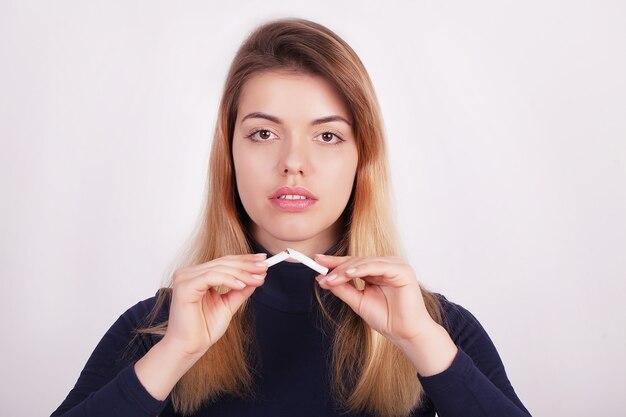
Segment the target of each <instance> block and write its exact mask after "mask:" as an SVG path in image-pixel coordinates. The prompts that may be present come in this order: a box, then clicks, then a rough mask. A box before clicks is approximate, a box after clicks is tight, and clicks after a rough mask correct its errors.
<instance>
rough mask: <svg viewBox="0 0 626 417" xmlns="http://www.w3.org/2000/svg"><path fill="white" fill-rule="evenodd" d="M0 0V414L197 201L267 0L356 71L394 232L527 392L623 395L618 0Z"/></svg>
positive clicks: (170, 239)
mask: <svg viewBox="0 0 626 417" xmlns="http://www.w3.org/2000/svg"><path fill="white" fill-rule="evenodd" d="M288 3H293V2H284V1H267V0H266V1H255V2H252V1H250V2H220V3H219V4H215V2H184V3H183V2H165V1H133V2H128V1H117V2H113V1H106V2H104V1H102V2H95V1H89V2H86V1H56V2H32V1H6V0H3V1H1V2H0V39H1V41H0V62H1V65H0V110H1V112H0V138H1V140H2V142H1V150H0V187H1V188H0V192H1V194H0V199H1V200H0V201H1V204H0V219H1V220H0V232H1V233H0V277H1V285H2V288H1V289H2V294H3V300H2V303H1V309H2V311H1V314H0V317H1V320H2V321H1V322H0V324H1V326H2V329H3V331H2V333H3V335H2V343H1V344H0V349H1V352H0V353H1V355H2V362H3V364H2V375H3V377H2V378H1V379H0V396H1V401H0V404H1V405H0V407H1V409H0V414H2V415H7V416H8V415H10V416H14V417H21V416H35V415H40V416H44V415H45V416H47V415H49V414H50V413H51V412H52V411H53V410H54V409H56V407H57V406H58V405H59V404H60V403H61V401H62V400H63V399H64V398H65V395H66V394H67V393H68V392H69V390H70V388H71V387H72V386H73V384H74V383H75V382H76V379H77V377H78V375H79V372H80V370H81V369H82V367H83V366H84V363H85V361H86V360H87V358H88V356H89V355H90V353H91V351H92V349H93V348H94V347H95V345H96V343H97V342H98V341H99V340H100V338H101V337H102V335H103V334H104V332H105V331H106V330H107V329H108V327H109V326H110V325H111V324H112V323H113V322H114V321H115V320H116V319H117V317H118V316H119V315H120V314H121V313H122V312H123V311H124V310H126V309H127V308H128V307H130V306H131V305H133V304H135V303H136V302H137V301H139V300H142V299H146V298H149V297H151V296H153V295H154V293H155V291H156V289H157V288H158V287H159V285H161V284H162V283H163V282H164V281H165V279H166V278H167V273H168V270H169V267H170V265H171V262H172V261H173V260H174V259H175V257H176V255H177V254H178V252H179V250H180V249H181V248H182V245H183V243H184V240H185V239H186V238H187V237H188V235H189V233H190V231H191V228H192V227H193V225H194V224H195V220H196V218H197V216H198V214H199V210H200V206H201V199H202V196H203V191H204V190H203V187H204V180H205V169H206V164H207V161H208V155H209V149H210V141H211V135H212V132H213V127H214V123H215V118H216V115H217V102H218V98H219V96H220V94H221V87H222V85H223V81H224V78H225V75H226V71H227V68H228V66H229V64H230V60H231V59H232V57H233V55H234V53H235V50H236V48H237V47H238V46H239V44H240V43H241V42H242V41H243V39H244V38H245V36H246V35H247V34H248V33H249V32H250V31H251V30H252V29H253V28H254V27H255V26H256V25H257V24H260V23H262V22H263V21H265V20H267V19H271V18H274V17H285V16H297V17H305V18H308V19H311V20H314V21H317V22H319V23H321V24H324V25H326V26H328V27H329V28H331V29H332V30H334V31H336V32H337V33H338V34H339V35H340V36H342V37H343V38H344V39H345V40H346V41H347V42H348V43H349V44H351V45H352V47H353V48H354V49H355V51H356V52H357V53H358V54H359V55H360V57H361V59H362V60H363V62H364V64H365V66H366V67H367V69H368V71H369V74H370V76H371V78H372V80H373V82H374V85H375V88H376V91H377V95H378V98H379V100H380V104H381V107H382V111H383V116H384V120H385V126H386V132H387V134H388V141H389V152H390V154H389V157H390V160H391V167H392V174H393V186H394V195H395V197H394V199H395V202H396V210H397V215H398V222H399V225H400V226H401V229H402V234H403V243H404V245H405V248H406V251H407V252H408V254H409V259H410V261H411V263H412V265H413V266H414V267H415V269H416V270H417V271H418V272H419V278H420V279H421V281H422V282H423V283H424V284H425V285H426V286H427V287H428V288H429V289H431V290H434V291H437V292H441V293H443V294H445V295H446V296H447V297H448V298H449V299H450V300H452V301H455V302H457V303H459V304H461V305H463V306H464V307H466V308H468V309H469V310H470V311H471V312H473V313H474V314H475V315H476V316H477V318H478V319H479V320H480V321H481V323H482V324H483V326H484V327H485V328H486V329H487V331H488V333H489V334H490V336H491V337H492V339H493V341H494V343H495V344H496V347H497V348H498V351H499V353H500V355H501V357H502V359H503V361H504V363H505V366H506V370H507V373H508V376H509V378H510V380H511V382H512V384H513V386H514V387H515V389H516V391H517V393H518V395H519V396H520V398H521V399H522V401H523V402H524V404H525V405H526V406H527V408H528V409H529V410H530V411H531V412H532V413H533V415H536V416H541V415H543V416H547V415H550V416H568V417H571V416H589V415H602V416H618V415H623V412H624V411H623V410H624V408H625V407H626V400H625V398H626V397H625V396H624V395H623V391H624V389H625V388H626V372H625V362H626V361H625V353H624V352H625V351H626V349H625V348H626V343H625V342H626V335H625V332H624V329H625V328H626V326H625V324H626V323H625V322H626V320H625V308H624V305H623V303H624V294H625V291H624V286H625V285H624V278H625V275H626V274H625V272H626V249H625V247H626V222H625V220H624V213H625V212H626V186H625V183H626V181H625V180H626V175H625V174H626V117H625V116H626V84H625V81H624V79H625V76H624V74H626V58H625V55H626V54H625V51H626V45H625V43H626V42H625V40H626V36H625V35H626V30H625V27H626V25H624V22H626V6H625V4H624V3H623V2H620V1H595V2H583V1H525V2H522V1H518V2H512V1H502V0H499V1H495V0H494V1H472V2H468V1H447V2H430V1H428V2H426V1H424V2H397V3H393V2H371V3H368V2H363V1H344V2H325V1H316V2H308V3H305V2H302V3H301V4H299V5H294V4H288Z"/></svg>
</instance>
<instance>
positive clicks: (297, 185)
mask: <svg viewBox="0 0 626 417" xmlns="http://www.w3.org/2000/svg"><path fill="white" fill-rule="evenodd" d="M208 172H209V178H208V180H209V187H208V193H207V200H206V205H205V210H204V212H203V214H202V217H201V221H200V223H199V227H198V229H197V231H196V234H195V239H194V240H193V242H192V245H190V250H189V251H188V253H187V254H186V255H187V256H186V257H185V258H184V261H183V262H182V265H179V266H180V267H179V268H178V269H176V271H175V272H174V273H173V275H172V279H171V280H170V282H169V284H168V286H167V287H165V288H161V289H160V290H159V291H158V292H157V293H156V295H155V296H154V297H151V298H149V299H146V300H143V301H141V302H139V303H137V304H136V305H134V306H132V307H131V308H129V309H128V310H127V311H126V312H124V313H123V314H122V315H121V316H120V317H119V319H118V320H117V321H116V322H115V323H114V324H113V326H112V327H111V328H110V329H109V331H108V332H107V333H106V334H105V335H104V337H103V339H102V340H101V341H100V343H99V344H98V346H97V347H96V348H95V350H94V352H93V353H92V355H91V357H90V358H89V360H88V362H87V364H86V365H85V368H84V370H83V372H82V373H81V375H80V377H79V379H78V381H77V383H76V385H75V386H74V388H73V389H72V390H71V391H70V393H69V394H68V396H67V398H66V399H65V401H63V403H62V404H61V405H60V406H59V408H58V409H57V410H56V411H55V412H54V413H53V414H52V416H114V415H115V416H126V415H128V416H131V415H132V416H153V415H157V414H158V415H162V416H174V415H193V416H227V415H228V416H275V415H289V416H296V415H297V416H308V415H310V416H338V415H340V414H341V413H345V415H349V416H385V417H387V416H434V414H435V412H438V413H439V415H442V416H443V415H445V416H463V417H467V416H474V415H476V416H478V415H480V416H498V417H503V416H528V415H529V413H528V411H527V410H526V408H525V407H524V405H523V404H522V403H521V401H520V400H519V398H518V397H517V395H516V394H515V392H514V390H513V387H512V386H511V384H510V383H509V380H508V379H507V376H506V373H505V369H504V366H503V364H502V362H501V360H500V357H499V355H498V353H497V351H496V349H495V347H494V345H493V343H492V342H491V340H490V338H489V336H488V335H487V333H486V332H485V330H484V329H483V327H482V326H481V325H480V323H479V322H478V321H477V320H476V318H475V317H474V316H473V315H472V314H471V313H470V312H469V311H467V310H466V309H465V308H463V307H461V306H460V305H458V304H455V303H453V302H451V301H449V300H447V299H446V297H445V296H443V295H441V294H438V293H433V292H430V291H428V290H426V289H425V288H424V287H423V286H422V285H421V284H420V283H419V282H418V280H417V277H416V276H415V273H414V271H413V269H412V268H411V267H410V266H409V265H408V264H407V263H406V262H405V261H404V259H403V257H401V256H400V248H399V244H398V238H397V232H396V229H395V225H394V222H393V219H392V217H391V208H390V206H389V201H390V198H389V195H390V194H389V182H388V178H389V174H388V168H387V161H386V153H385V142H384V133H383V125H382V118H381V115H380V111H379V108H378V104H377V101H376V96H375V93H374V89H373V87H372V85H371V82H370V79H369V77H368V75H367V72H366V71H365V69H364V67H363V65H362V63H361V61H360V60H359V58H358V57H357V55H356V54H355V53H354V51H353V50H352V49H351V48H350V47H349V46H348V45H347V44H346V43H345V42H344V41H343V40H342V39H340V38H339V37H338V36H337V35H336V34H335V33H333V32H332V31H330V30H329V29H327V28H325V27H323V26H321V25H319V24H316V23H314V22H311V21H308V20H304V19H295V18H290V19H280V20H276V21H273V22H269V23H266V24H264V25H262V26H260V27H259V28H257V29H256V30H255V31H254V32H253V33H252V34H251V35H250V36H249V38H248V39H247V40H246V41H245V42H244V44H243V45H242V46H241V48H240V49H239V50H238V52H237V54H236V56H235V58H234V61H233V63H232V66H231V68H230V71H229V74H228V76H227V80H226V84H225V88H224V92H223V96H222V100H221V102H220V108H219V119H218V124H217V129H216V131H215V136H214V140H213V145H212V150H211V159H210V166H209V170H208ZM287 247H289V248H293V249H296V250H298V251H300V252H302V253H305V254H307V255H308V256H311V257H313V256H315V260H316V261H317V262H318V263H320V264H322V265H323V266H326V267H328V268H329V273H328V275H326V276H322V275H320V274H317V273H316V272H315V271H314V270H312V269H310V268H309V267H307V266H306V265H304V264H301V263H298V262H295V261H294V260H293V259H288V260H286V261H284V262H281V263H279V264H276V265H273V266H271V267H269V268H268V267H267V266H266V265H265V264H264V263H263V262H260V264H259V263H258V262H259V261H262V260H263V259H266V258H267V257H268V256H272V255H274V254H276V253H278V252H281V251H283V250H284V249H286V248H287ZM254 253H259V254H260V256H259V255H255V254H254ZM322 253H323V254H325V255H326V256H318V254H322ZM333 278H334V279H333ZM133 333H134V337H131V336H132V334H133ZM159 413H160V414H159Z"/></svg>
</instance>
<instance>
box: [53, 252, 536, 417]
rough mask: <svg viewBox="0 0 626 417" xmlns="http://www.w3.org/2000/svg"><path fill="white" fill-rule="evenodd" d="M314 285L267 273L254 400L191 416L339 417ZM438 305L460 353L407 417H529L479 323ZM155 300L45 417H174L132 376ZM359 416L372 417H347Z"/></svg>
mask: <svg viewBox="0 0 626 417" xmlns="http://www.w3.org/2000/svg"><path fill="white" fill-rule="evenodd" d="M253 246H254V252H265V253H267V254H268V257H269V256H272V255H273V254H271V253H269V252H267V250H266V249H265V248H263V247H262V246H261V245H259V244H258V243H257V242H253ZM326 253H331V252H330V250H329V251H327V252H326ZM316 275H317V272H315V271H314V270H312V269H310V268H308V267H307V266H305V265H304V264H301V263H295V262H281V263H279V264H276V265H274V266H271V267H270V268H268V271H267V276H266V280H265V283H264V284H263V286H261V287H258V288H257V289H256V290H255V291H254V293H253V294H252V296H251V299H250V307H249V308H251V312H252V316H253V317H254V320H253V323H254V328H255V332H256V333H255V336H256V340H257V344H258V347H259V351H258V357H259V359H260V361H259V365H260V366H259V367H258V368H257V369H259V372H258V376H256V377H255V378H257V380H256V383H255V388H256V393H257V394H256V396H255V398H254V400H250V401H244V400H242V399H240V398H236V397H231V396H229V395H223V396H222V397H220V398H219V399H218V400H217V401H216V402H213V403H211V404H206V405H205V406H204V407H203V408H201V409H200V410H199V411H198V412H197V413H196V414H194V416H206V417H209V416H220V417H226V416H233V417H234V416H238V417H242V416H255V417H258V416H290V417H291V416H318V417H319V416H337V417H339V416H340V413H339V412H338V411H337V410H336V409H335V408H334V407H333V405H334V403H333V401H332V398H330V396H329V393H328V386H329V369H328V363H329V360H328V357H327V356H326V354H327V352H329V351H330V342H331V337H330V336H329V335H328V334H327V333H328V331H327V330H325V331H321V328H322V326H324V325H323V323H322V322H323V319H321V313H320V312H319V308H317V301H316V300H315V299H314V295H313V285H314V284H315V285H317V283H316V282H315V280H314V277H315V276H316ZM321 291H322V292H323V293H326V296H331V298H332V299H334V300H335V301H334V302H335V303H338V302H341V301H340V300H339V299H338V298H336V297H335V296H334V295H332V293H330V292H328V291H327V290H324V289H321ZM435 295H436V296H437V297H438V298H439V299H440V300H441V303H442V306H443V314H444V319H445V327H446V329H447V330H448V332H449V333H450V336H451V337H452V339H453V340H454V342H455V344H456V345H457V347H458V348H459V350H458V353H457V355H456V356H455V358H454V360H453V362H452V364H451V365H450V367H449V368H448V369H446V370H444V371H443V372H441V373H439V374H436V375H431V376H426V377H424V376H421V375H419V374H416V377H417V378H419V381H420V383H421V384H422V386H423V388H424V391H425V393H426V401H425V402H424V404H423V406H422V407H421V408H418V409H415V410H414V411H413V413H412V414H411V416H430V417H433V416H434V415H435V412H437V414H438V415H439V416H441V417H471V416H489V417H491V416H493V417H506V416H529V415H530V414H529V412H528V411H527V410H526V408H525V407H524V405H523V404H522V402H521V401H520V400H519V398H518V397H517V395H516V393H515V391H514V389H513V387H512V386H511V383H510V382H509V380H508V377H507V375H506V372H505V368H504V365H503V364H502V361H501V359H500V356H499V354H498V352H497V351H496V348H495V346H494V344H493V343H492V341H491V339H490V338H489V336H488V335H487V333H486V332H485V330H484V328H483V327H482V326H481V324H480V323H479V322H478V320H477V319H476V318H475V317H474V316H473V315H472V314H471V313H470V312H469V311H468V310H467V309H465V308H463V307H462V306H460V305H459V304H456V303H454V302H452V301H449V300H448V299H447V298H446V297H445V296H443V295H442V294H439V293H435ZM326 296H325V297H326ZM155 300H156V294H155V296H153V297H150V298H148V299H145V300H143V301H140V302H138V303H137V304H135V305H133V306H132V307H130V308H128V309H127V310H126V311H125V312H124V313H123V314H121V315H120V316H119V318H118V319H117V320H116V321H115V323H113V325H112V326H111V327H110V328H109V329H108V331H107V332H106V333H105V334H104V336H103V337H102V339H101V340H100V342H99V343H98V344H97V346H96V347H95V349H94V351H93V352H92V353H91V355H90V357H89V359H88V360H87V363H86V364H85V366H84V369H83V370H82V371H81V373H80V376H79V377H78V381H77V382H76V384H75V385H74V387H73V388H72V389H71V390H70V392H69V393H68V395H67V397H66V398H65V400H64V401H63V402H62V403H61V404H60V405H59V407H58V408H57V409H56V410H55V411H54V412H53V413H52V414H51V417H59V416H64V417H113V416H116V417H123V416H128V417H130V416H132V417H148V416H157V415H160V416H179V414H177V413H175V412H174V410H173V408H172V404H171V402H170V397H169V396H168V398H166V399H165V400H164V401H159V400H157V399H155V398H154V397H152V396H151V395H150V393H149V392H148V391H147V390H146V389H145V388H144V387H143V385H142V384H141V382H140V381H139V379H138V378H137V374H136V373H135V371H134V364H135V362H136V361H137V360H138V359H139V358H141V357H142V356H143V355H144V354H145V353H146V352H147V351H148V350H149V349H150V348H151V346H152V345H153V344H154V343H156V342H157V341H158V339H156V338H155V337H154V336H150V337H140V338H137V339H135V340H136V341H137V342H136V343H134V346H133V349H131V350H128V346H127V345H128V343H129V341H130V340H131V337H132V334H131V331H132V329H133V328H136V327H138V326H139V325H141V324H143V321H144V319H145V318H146V316H147V315H148V313H149V312H150V310H151V309H152V307H153V306H154V304H155ZM331 305H332V303H331ZM164 314H165V315H161V317H160V318H165V317H167V316H166V314H167V311H165V312H164ZM325 329H326V328H325ZM128 352H131V353H130V354H129V353H128ZM122 353H124V354H122ZM355 416H369V415H368V414H344V415H343V417H355Z"/></svg>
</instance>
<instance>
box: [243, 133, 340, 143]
mask: <svg viewBox="0 0 626 417" xmlns="http://www.w3.org/2000/svg"><path fill="white" fill-rule="evenodd" d="M257 133H258V134H259V136H257ZM271 135H273V133H272V132H271V131H270V130H267V129H258V130H255V131H254V132H252V133H250V134H249V135H248V136H246V138H247V139H250V140H252V141H253V142H269V141H270V137H271ZM318 136H321V138H322V140H321V141H322V142H323V143H327V144H329V145H338V144H340V143H341V142H344V139H342V138H341V137H340V136H339V135H338V134H336V133H335V132H330V131H327V132H323V133H321V134H320V135H318ZM333 137H334V138H337V139H338V140H337V141H336V142H334V143H331V142H330V141H332V140H333V139H334V138H333Z"/></svg>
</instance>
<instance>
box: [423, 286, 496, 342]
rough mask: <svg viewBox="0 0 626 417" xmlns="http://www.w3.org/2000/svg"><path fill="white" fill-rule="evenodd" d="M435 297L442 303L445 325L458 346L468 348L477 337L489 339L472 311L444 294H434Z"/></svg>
mask: <svg viewBox="0 0 626 417" xmlns="http://www.w3.org/2000/svg"><path fill="white" fill-rule="evenodd" d="M433 295H435V296H436V297H437V299H438V300H439V302H440V305H441V313H442V316H443V325H444V327H445V328H446V330H447V331H448V333H449V334H450V337H451V338H452V340H454V341H455V342H456V343H457V344H459V345H463V346H468V345H469V344H471V343H472V342H475V341H476V340H477V336H481V337H482V338H488V335H487V333H486V331H485V329H484V327H483V325H482V324H481V323H480V321H479V320H478V318H476V316H475V315H474V314H473V313H472V312H471V311H470V310H468V309H467V308H466V307H464V306H463V305H461V304H460V303H458V302H456V301H453V300H451V299H449V297H447V296H445V295H444V294H441V293H438V292H433Z"/></svg>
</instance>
